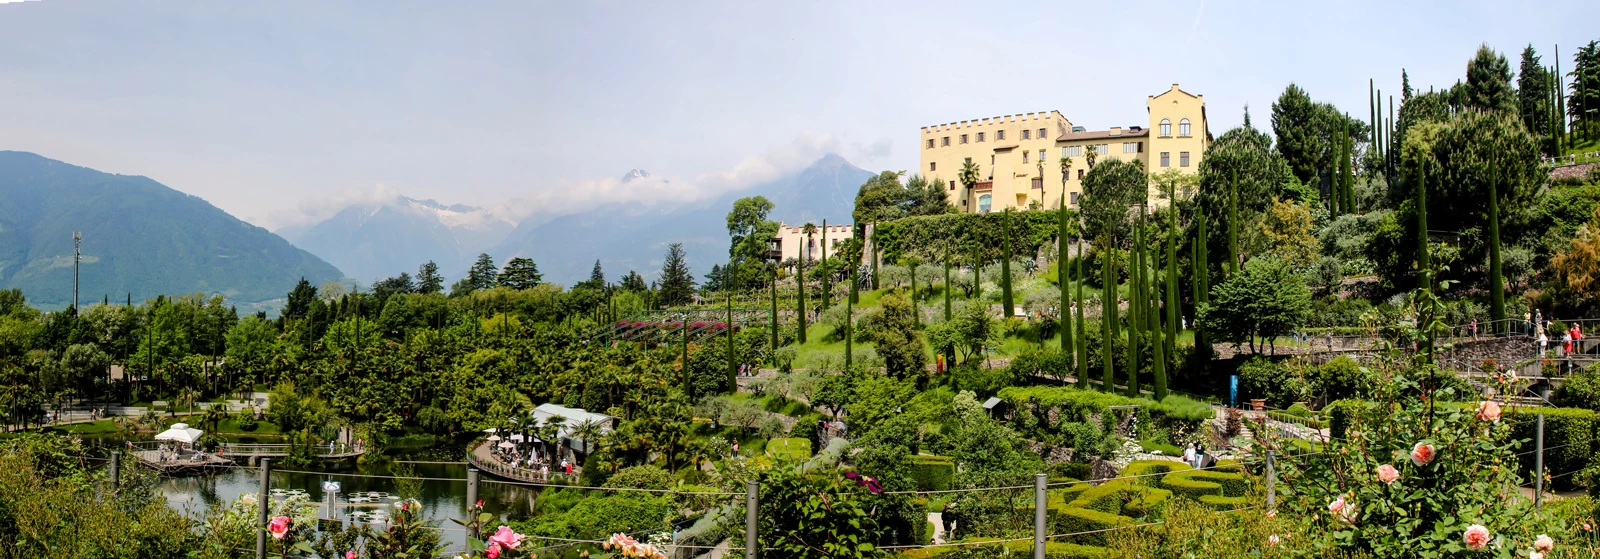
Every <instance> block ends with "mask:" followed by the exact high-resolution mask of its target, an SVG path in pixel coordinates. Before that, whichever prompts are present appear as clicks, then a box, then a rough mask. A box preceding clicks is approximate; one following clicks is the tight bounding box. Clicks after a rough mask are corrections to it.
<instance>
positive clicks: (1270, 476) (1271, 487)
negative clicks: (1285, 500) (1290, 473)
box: [1267, 449, 1278, 511]
mask: <svg viewBox="0 0 1600 559" xmlns="http://www.w3.org/2000/svg"><path fill="white" fill-rule="evenodd" d="M1277 466H1278V452H1277V451H1275V450H1270V449H1269V450H1267V510H1269V511H1270V510H1272V509H1273V508H1274V507H1277V506H1278V486H1277V484H1278V467H1277Z"/></svg>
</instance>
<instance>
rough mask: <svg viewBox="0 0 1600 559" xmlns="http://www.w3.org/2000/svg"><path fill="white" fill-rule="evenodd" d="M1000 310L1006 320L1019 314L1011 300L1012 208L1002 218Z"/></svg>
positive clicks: (1003, 213)
mask: <svg viewBox="0 0 1600 559" xmlns="http://www.w3.org/2000/svg"><path fill="white" fill-rule="evenodd" d="M1000 223H1001V228H1000V251H1001V254H1000V306H1002V307H1005V308H1003V309H1000V311H1001V313H1002V314H1003V315H1004V316H1005V317H1006V318H1011V317H1013V316H1015V315H1016V314H1017V312H1016V307H1015V306H1014V305H1013V304H1012V300H1011V208H1006V209H1005V211H1004V212H1002V214H1001V216H1000Z"/></svg>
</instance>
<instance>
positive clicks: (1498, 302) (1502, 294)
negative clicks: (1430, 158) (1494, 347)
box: [1489, 155, 1506, 333]
mask: <svg viewBox="0 0 1600 559" xmlns="http://www.w3.org/2000/svg"><path fill="white" fill-rule="evenodd" d="M1498 159H1499V158H1497V157H1494V156H1493V155H1491V156H1490V159H1489V164H1490V167H1489V318H1490V319H1492V320H1494V330H1493V332H1495V333H1499V332H1500V329H1501V326H1502V324H1503V323H1502V322H1501V321H1503V320H1505V319H1506V286H1505V279H1504V278H1503V277H1502V276H1501V275H1500V195H1499V192H1498V187H1497V185H1496V184H1495V183H1496V182H1499V181H1498V180H1497V177H1499V176H1500V175H1498V174H1496V172H1497V171H1499V169H1497V168H1496V167H1497V165H1496V164H1497V163H1498Z"/></svg>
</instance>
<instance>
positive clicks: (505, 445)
mask: <svg viewBox="0 0 1600 559" xmlns="http://www.w3.org/2000/svg"><path fill="white" fill-rule="evenodd" d="M500 448H517V445H516V444H514V443H512V442H511V441H506V442H503V443H500Z"/></svg>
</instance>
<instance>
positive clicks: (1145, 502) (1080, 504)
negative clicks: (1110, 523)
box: [1067, 481, 1172, 516]
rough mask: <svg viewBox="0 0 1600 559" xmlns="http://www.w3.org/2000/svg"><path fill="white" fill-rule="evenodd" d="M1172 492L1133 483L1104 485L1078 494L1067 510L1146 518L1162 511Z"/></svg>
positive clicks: (1119, 482)
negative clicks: (1088, 510) (1087, 510)
mask: <svg viewBox="0 0 1600 559" xmlns="http://www.w3.org/2000/svg"><path fill="white" fill-rule="evenodd" d="M1171 496H1172V492H1171V491H1168V490H1165V489H1154V488H1151V487H1146V486H1144V485H1142V484H1138V483H1134V482H1132V481H1114V482H1111V483H1103V484H1100V485H1097V486H1094V487H1093V488H1090V489H1089V490H1087V491H1084V492H1082V493H1079V494H1078V498H1077V499H1075V500H1073V501H1072V502H1070V503H1067V508H1085V509H1090V510H1097V511H1100V512H1105V513H1111V514H1120V515H1122V516H1132V515H1138V516H1145V515H1148V514H1150V513H1151V512H1152V511H1157V510H1160V508H1161V505H1163V504H1165V503H1166V501H1167V498H1169V497H1171Z"/></svg>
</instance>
